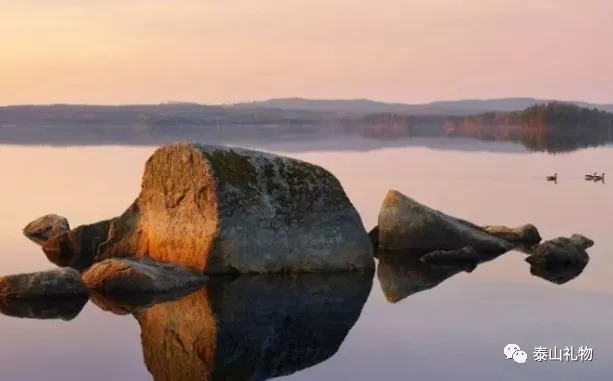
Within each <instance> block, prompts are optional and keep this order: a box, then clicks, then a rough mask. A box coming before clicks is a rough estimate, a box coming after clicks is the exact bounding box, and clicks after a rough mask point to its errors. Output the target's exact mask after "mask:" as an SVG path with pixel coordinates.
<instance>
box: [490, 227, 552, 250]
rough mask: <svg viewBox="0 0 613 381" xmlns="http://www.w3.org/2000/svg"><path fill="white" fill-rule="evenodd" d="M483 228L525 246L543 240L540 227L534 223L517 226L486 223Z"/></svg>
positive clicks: (494, 234) (496, 235)
mask: <svg viewBox="0 0 613 381" xmlns="http://www.w3.org/2000/svg"><path fill="white" fill-rule="evenodd" d="M483 229H484V230H485V231H486V232H488V233H489V234H491V235H493V236H495V237H498V238H501V239H504V240H505V241H509V242H511V243H514V244H517V245H522V246H525V247H530V246H532V245H536V244H537V243H539V242H541V239H542V238H541V235H540V233H539V231H538V229H537V228H536V226H534V225H532V224H526V225H522V226H518V227H515V228H510V227H507V226H501V225H486V226H483Z"/></svg>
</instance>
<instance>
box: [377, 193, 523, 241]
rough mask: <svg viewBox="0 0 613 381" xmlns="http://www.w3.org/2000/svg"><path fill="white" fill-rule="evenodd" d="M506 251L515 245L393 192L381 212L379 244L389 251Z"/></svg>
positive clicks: (388, 196)
mask: <svg viewBox="0 0 613 381" xmlns="http://www.w3.org/2000/svg"><path fill="white" fill-rule="evenodd" d="M466 246H471V247H473V248H474V249H475V250H477V251H479V252H481V253H504V252H507V251H509V250H511V249H513V245H512V244H511V243H509V242H507V241H505V240H503V239H500V238H497V237H494V236H493V235H491V234H488V233H487V232H486V231H485V230H483V229H482V228H480V227H479V226H476V225H474V224H472V223H470V222H467V221H464V220H461V219H458V218H455V217H451V216H449V215H446V214H444V213H442V212H439V211H437V210H434V209H432V208H429V207H427V206H425V205H422V204H420V203H418V202H417V201H415V200H413V199H411V198H409V197H407V196H405V195H403V194H401V193H399V192H397V191H393V190H391V191H389V192H388V194H387V197H386V198H385V201H384V202H383V206H382V208H381V212H380V213H379V247H381V248H384V249H386V250H439V249H440V250H456V249H462V248H464V247H466Z"/></svg>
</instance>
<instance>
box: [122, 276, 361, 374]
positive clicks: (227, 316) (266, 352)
mask: <svg viewBox="0 0 613 381" xmlns="http://www.w3.org/2000/svg"><path fill="white" fill-rule="evenodd" d="M371 275H372V274H365V273H342V274H298V275H295V276H291V277H288V276H280V275H263V276H241V277H238V278H236V279H233V280H232V279H227V278H228V277H221V279H219V278H217V279H215V278H212V279H211V281H210V282H208V283H207V284H206V285H205V287H204V288H203V290H201V291H197V292H195V293H192V294H190V295H189V296H187V297H185V298H183V299H180V300H177V301H173V302H166V303H162V304H158V305H155V306H153V307H151V308H148V309H146V310H142V311H138V312H136V313H135V314H134V316H135V317H136V319H137V320H138V323H139V325H140V328H141V339H142V346H143V358H144V361H145V364H146V366H147V369H148V370H149V372H150V373H151V375H152V377H153V379H154V380H155V381H176V380H190V381H200V380H201V381H217V380H219V381H227V380H268V379H272V378H276V377H283V376H288V375H290V374H292V373H294V372H297V371H300V370H302V369H305V368H308V367H312V366H315V365H317V364H320V363H321V362H323V361H326V360H327V359H329V358H330V357H331V356H333V355H334V354H335V353H336V352H337V351H338V349H339V347H340V346H341V344H342V343H343V340H344V339H345V337H346V335H347V334H348V332H349V331H350V330H351V328H352V327H353V325H354V324H355V322H356V321H357V319H358V317H359V316H360V313H361V311H362V307H363V306H364V303H365V302H366V299H367V298H368V295H369V293H370V290H371V286H372V276H371Z"/></svg>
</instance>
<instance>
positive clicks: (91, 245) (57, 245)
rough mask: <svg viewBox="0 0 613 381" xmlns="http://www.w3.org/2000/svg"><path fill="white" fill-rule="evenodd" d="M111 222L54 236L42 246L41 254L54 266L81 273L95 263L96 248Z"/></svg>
mask: <svg viewBox="0 0 613 381" xmlns="http://www.w3.org/2000/svg"><path fill="white" fill-rule="evenodd" d="M111 222H113V220H112V219H111V220H105V221H100V222H97V223H95V224H90V225H82V226H79V227H77V228H75V229H73V230H70V231H66V232H63V233H61V234H58V235H55V236H53V237H51V238H50V239H49V240H47V241H46V242H45V243H44V244H43V252H44V253H45V255H46V256H47V259H49V261H50V262H51V263H53V264H55V265H58V266H60V267H72V268H74V269H76V270H79V271H83V270H85V269H86V268H88V267H89V266H91V264H92V263H94V262H95V261H96V254H97V251H98V246H99V245H100V244H101V243H102V242H104V241H106V239H107V236H108V233H109V228H110V225H111Z"/></svg>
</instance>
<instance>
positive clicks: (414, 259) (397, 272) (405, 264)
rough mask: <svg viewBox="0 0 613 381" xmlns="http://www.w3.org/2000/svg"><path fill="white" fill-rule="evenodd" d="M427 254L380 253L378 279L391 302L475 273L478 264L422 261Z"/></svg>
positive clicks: (406, 252)
mask: <svg viewBox="0 0 613 381" xmlns="http://www.w3.org/2000/svg"><path fill="white" fill-rule="evenodd" d="M422 254H423V253H417V252H408V251H403V252H380V253H378V256H379V266H378V267H377V276H378V277H379V283H380V284H381V290H382V291H383V294H384V295H385V298H386V299H387V300H388V301H389V302H390V303H398V302H399V301H401V300H403V299H405V298H407V297H409V296H411V295H413V294H415V293H418V292H421V291H425V290H429V289H431V288H433V287H436V286H438V285H439V284H441V283H442V282H443V281H445V280H447V279H448V278H451V277H452V276H454V275H456V274H458V273H460V272H463V271H466V272H472V271H473V270H474V269H475V267H476V265H475V264H455V265H453V264H449V265H447V266H439V265H432V264H429V263H424V262H422V261H421V259H420V258H421V256H422Z"/></svg>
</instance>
